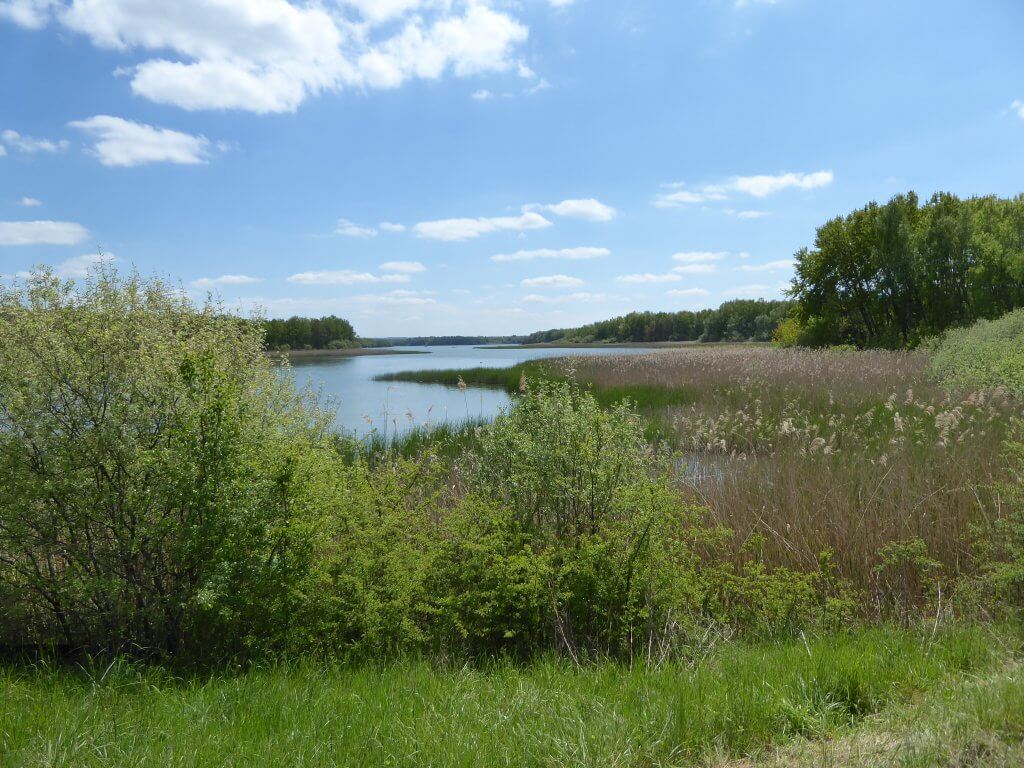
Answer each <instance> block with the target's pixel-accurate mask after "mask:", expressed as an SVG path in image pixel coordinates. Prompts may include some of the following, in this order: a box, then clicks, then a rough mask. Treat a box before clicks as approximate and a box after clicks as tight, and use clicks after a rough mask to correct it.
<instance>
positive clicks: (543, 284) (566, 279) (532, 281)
mask: <svg viewBox="0 0 1024 768" xmlns="http://www.w3.org/2000/svg"><path fill="white" fill-rule="evenodd" d="M519 284H520V285H521V286H523V287H524V288H575V287H576V286H577V285H583V281H582V280H580V279H579V278H578V277H571V276H569V275H541V276H540V277H528V278H526V279H525V280H523V281H521V282H520V283H519Z"/></svg>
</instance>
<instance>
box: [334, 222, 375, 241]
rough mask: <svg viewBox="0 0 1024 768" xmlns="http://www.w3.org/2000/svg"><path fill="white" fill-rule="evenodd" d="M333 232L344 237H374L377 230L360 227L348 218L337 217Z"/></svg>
mask: <svg viewBox="0 0 1024 768" xmlns="http://www.w3.org/2000/svg"><path fill="white" fill-rule="evenodd" d="M334 234H336V235H345V237H376V236H377V230H376V229H374V228H373V227H360V226H359V225H358V224H353V223H352V222H351V221H349V220H348V219H338V223H337V224H336V225H335V227H334Z"/></svg>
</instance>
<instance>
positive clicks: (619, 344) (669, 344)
mask: <svg viewBox="0 0 1024 768" xmlns="http://www.w3.org/2000/svg"><path fill="white" fill-rule="evenodd" d="M727 343H728V344H733V343H735V344H749V343H752V342H721V341H719V342H712V344H727ZM697 346H701V347H706V346H708V344H706V343H702V342H699V341H615V342H608V343H605V342H601V341H579V342H575V341H544V342H540V343H537V344H481V345H479V346H476V347H474V349H675V348H678V347H697Z"/></svg>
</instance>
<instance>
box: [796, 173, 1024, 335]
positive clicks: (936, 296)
mask: <svg viewBox="0 0 1024 768" xmlns="http://www.w3.org/2000/svg"><path fill="white" fill-rule="evenodd" d="M794 297H795V298H796V300H797V313H796V320H795V327H790V328H786V329H785V330H786V333H784V334H783V336H784V337H785V340H787V341H789V342H796V343H803V344H810V345H815V346H821V345H826V344H854V345H857V346H859V347H887V348H898V347H907V346H914V345H916V344H918V343H919V342H920V341H921V340H923V339H925V338H927V337H929V336H933V335H935V334H938V333H941V332H942V331H944V330H946V329H947V328H951V327H956V326H961V325H968V324H970V323H972V322H974V321H975V320H978V319H982V318H988V319H991V318H995V317H998V316H999V315H1002V314H1004V313H1006V312H1008V311H1010V310H1012V309H1015V308H1017V307H1019V306H1022V305H1024V196H1020V197H1016V198H1013V199H1000V198H997V197H994V196H990V197H976V198H970V199H967V200H961V199H960V198H958V197H956V196H955V195H951V194H946V193H940V194H936V195H934V196H933V197H932V198H931V199H930V200H928V202H927V203H925V204H924V205H921V204H920V203H919V201H918V198H917V195H915V194H914V193H913V192H911V193H909V194H906V195H898V196H896V197H894V198H893V199H892V200H890V201H889V202H888V203H886V204H884V205H879V204H878V203H871V204H869V205H866V206H865V207H863V208H860V209H858V210H856V211H854V212H852V213H850V214H849V215H847V216H840V217H837V218H835V219H832V220H831V221H829V222H827V223H826V224H824V225H823V226H822V227H820V228H819V229H818V232H817V236H816V237H815V241H814V247H813V248H810V249H803V250H801V251H799V252H798V253H797V254H796V278H795V280H794Z"/></svg>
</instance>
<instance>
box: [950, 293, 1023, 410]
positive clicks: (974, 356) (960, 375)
mask: <svg viewBox="0 0 1024 768" xmlns="http://www.w3.org/2000/svg"><path fill="white" fill-rule="evenodd" d="M931 354H932V370H933V372H934V374H935V376H936V377H937V378H938V379H939V380H940V381H941V382H942V383H943V384H945V385H946V386H948V387H950V388H953V389H961V390H976V389H984V388H988V389H992V388H995V387H1003V388H1005V389H1008V390H1010V391H1012V392H1015V393H1016V394H1018V395H1024V309H1018V310H1016V311H1015V312H1010V313H1009V314H1007V315H1003V316H1002V317H1001V318H999V319H998V320H991V321H989V320H981V321H979V322H977V323H975V324H974V325H972V326H970V327H968V328H958V329H956V330H952V331H949V332H947V333H946V334H945V336H944V337H942V338H941V339H940V340H939V341H937V342H935V343H933V345H932V349H931Z"/></svg>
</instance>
